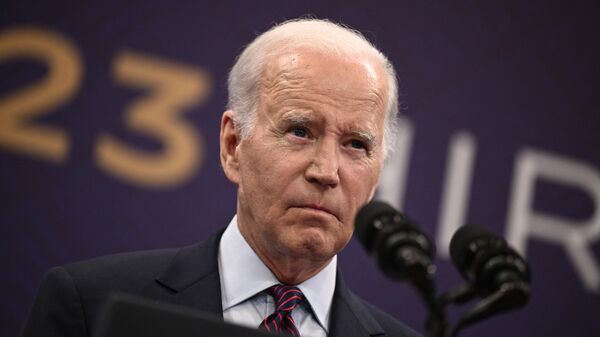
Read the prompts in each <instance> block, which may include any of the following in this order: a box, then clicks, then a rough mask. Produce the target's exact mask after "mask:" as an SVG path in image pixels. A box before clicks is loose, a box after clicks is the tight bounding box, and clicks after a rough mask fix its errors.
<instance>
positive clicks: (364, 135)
mask: <svg viewBox="0 0 600 337" xmlns="http://www.w3.org/2000/svg"><path fill="white" fill-rule="evenodd" d="M351 134H352V135H354V136H355V137H358V138H360V139H362V140H364V141H365V142H367V143H369V144H368V145H369V148H370V149H374V148H375V147H376V146H377V137H375V135H374V134H372V133H370V132H367V131H361V130H354V131H352V132H351Z"/></svg>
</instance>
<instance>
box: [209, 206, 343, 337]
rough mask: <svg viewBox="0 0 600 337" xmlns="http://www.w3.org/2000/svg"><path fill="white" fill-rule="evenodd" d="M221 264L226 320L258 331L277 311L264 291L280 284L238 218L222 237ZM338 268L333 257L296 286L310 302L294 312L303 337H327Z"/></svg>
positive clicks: (271, 298) (222, 295) (220, 248)
mask: <svg viewBox="0 0 600 337" xmlns="http://www.w3.org/2000/svg"><path fill="white" fill-rule="evenodd" d="M218 262H219V275H220V278H221V299H222V304H223V318H224V320H225V321H227V322H231V323H235V324H239V325H244V326H249V327H252V328H257V327H258V326H259V325H260V323H261V322H262V321H263V319H265V318H266V317H267V316H269V315H270V314H272V313H273V311H274V310H275V303H274V300H273V297H272V296H270V295H268V294H267V293H266V291H265V290H266V289H267V288H269V287H271V286H273V285H276V284H279V283H280V282H279V281H278V280H277V278H276V277H275V275H274V274H273V273H272V272H271V270H269V268H267V266H265V264H264V263H263V262H262V260H261V259H260V258H259V257H258V256H257V255H256V253H255V252H254V250H252V248H251V247H250V245H248V243H247V242H246V240H245V239H244V237H243V236H242V234H241V233H240V231H239V229H238V224H237V216H234V217H233V219H232V220H231V222H230V223H229V226H228V227H227V229H226V230H225V232H224V233H223V236H222V238H221V242H220V244H219V255H218ZM336 265H337V256H334V257H333V258H332V259H331V261H330V262H329V264H328V265H327V266H326V267H325V268H323V270H321V271H320V272H319V273H318V274H316V275H315V276H313V277H311V278H310V279H308V280H306V281H304V282H302V283H300V284H298V285H296V286H297V287H298V288H300V290H301V291H302V293H304V296H305V297H306V300H307V301H308V303H305V304H303V305H299V306H298V307H296V308H295V309H294V310H293V312H292V318H293V319H294V322H295V323H296V326H297V327H298V330H299V331H300V334H301V335H302V336H303V337H325V336H327V333H328V329H329V316H330V311H331V302H332V300H333V292H334V290H335V276H336Z"/></svg>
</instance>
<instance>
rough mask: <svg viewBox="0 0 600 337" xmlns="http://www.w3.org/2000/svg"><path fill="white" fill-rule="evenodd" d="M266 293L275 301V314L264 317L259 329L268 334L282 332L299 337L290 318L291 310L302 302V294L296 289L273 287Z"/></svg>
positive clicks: (284, 286) (283, 286)
mask: <svg viewBox="0 0 600 337" xmlns="http://www.w3.org/2000/svg"><path fill="white" fill-rule="evenodd" d="M267 293H268V294H269V295H271V296H273V299H274V300H275V312H273V313H272V314H271V315H269V316H268V317H266V318H265V319H264V320H263V322H262V323H261V324H260V327H259V328H261V329H265V330H267V331H269V332H283V333H287V334H290V335H292V336H294V337H300V333H299V331H298V328H297V327H296V323H295V322H294V319H293V318H292V310H294V308H296V306H298V304H300V303H302V301H304V294H302V291H300V289H298V288H297V287H293V286H286V285H281V284H280V285H274V286H272V287H270V288H269V289H267Z"/></svg>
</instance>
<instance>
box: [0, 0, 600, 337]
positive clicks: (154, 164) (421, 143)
mask: <svg viewBox="0 0 600 337" xmlns="http://www.w3.org/2000/svg"><path fill="white" fill-rule="evenodd" d="M307 14H308V15H314V16H316V17H319V18H329V19H331V20H333V21H338V22H343V23H345V24H347V25H350V26H352V27H354V28H356V29H357V30H360V31H361V32H362V33H363V34H364V35H365V36H366V37H367V38H368V39H370V40H371V41H372V42H373V43H374V44H375V45H376V46H378V48H380V49H381V50H382V51H383V52H384V53H385V54H387V55H388V56H389V58H390V59H391V61H392V62H393V63H394V65H395V67H396V69H397V72H398V77H399V79H400V91H401V96H400V100H401V106H402V115H403V117H402V130H401V137H400V139H399V144H398V149H397V150H396V152H395V153H394V154H393V155H392V158H390V160H389V161H388V162H387V163H386V165H387V166H386V168H385V170H384V174H383V177H382V182H381V187H380V189H379V191H378V194H379V197H380V198H383V199H385V200H388V201H389V202H391V203H392V204H394V205H395V206H397V207H399V208H400V209H402V210H403V211H404V212H406V213H408V214H409V215H410V216H411V217H412V218H414V219H416V220H417V221H418V222H419V223H420V225H421V226H422V228H423V229H424V230H425V231H426V232H427V233H428V234H429V235H430V236H431V238H432V239H433V240H435V241H436V242H437V244H438V248H437V255H436V261H435V262H436V264H437V266H438V272H437V282H438V287H439V288H440V291H444V290H448V289H450V288H453V287H454V286H456V285H457V284H459V283H461V282H462V278H461V277H460V275H459V273H458V272H457V270H456V269H455V268H454V267H453V266H452V264H451V262H450V261H449V258H448V253H447V246H448V242H449V239H450V237H451V235H452V233H453V232H454V231H455V230H456V229H457V228H458V227H459V226H460V225H462V224H465V223H474V224H480V225H483V226H486V227H488V228H489V229H490V230H492V231H494V232H495V233H497V234H499V235H502V236H506V238H507V239H508V240H509V242H510V243H511V244H512V245H513V246H514V247H516V248H517V249H518V250H519V251H520V252H521V253H523V254H524V255H525V256H526V258H527V259H528V261H529V262H530V264H531V268H532V271H533V283H532V284H533V285H532V291H533V295H532V298H531V301H530V303H529V305H528V306H527V307H526V308H524V309H522V310H519V311H515V312H512V313H509V314H506V315H502V316H498V317H495V318H492V319H490V320H488V321H485V322H482V323H480V324H477V325H476V326H474V327H472V328H469V329H467V330H465V331H464V333H463V334H461V336H491V337H494V336H497V337H500V336H506V335H511V336H598V334H599V332H600V320H598V312H600V243H599V242H600V210H599V208H600V153H599V146H600V111H599V108H598V96H599V95H598V90H599V89H600V62H599V61H598V60H599V59H600V50H599V47H598V41H599V38H600V34H599V31H600V23H599V20H598V18H599V17H600V16H599V14H600V12H599V11H598V5H595V3H594V2H589V3H586V2H580V1H544V2H542V1H539V2H537V1H531V2H530V1H527V2H524V1H523V2H522V1H502V2H500V1H494V2H477V1H465V2H447V3H440V2H422V1H418V2H417V1H376V2H371V3H367V2H366V1H302V2H293V3H292V2H286V1H245V2H242V1H227V0H221V1H214V2H213V1H162V0H148V1H114V0H105V1H26V0H19V1H15V0H8V1H3V2H2V5H0V191H1V200H0V253H1V254H0V267H1V268H2V277H0V298H2V301H1V304H0V334H1V335H2V336H14V335H16V334H17V333H18V330H19V328H20V326H21V325H22V323H23V321H24V319H25V317H26V315H27V310H28V308H29V306H30V305H31V302H32V301H33V299H34V296H35V292H36V288H37V285H38V283H39V281H40V280H41V278H42V275H43V274H44V273H45V271H47V270H48V269H49V268H50V267H52V266H55V265H61V264H65V263H69V262H73V261H77V260H82V259H87V258H91V257H94V256H98V255H105V254H110V253H116V252H122V251H132V250H142V249H152V248H159V247H175V246H182V245H187V244H191V243H194V242H196V241H199V240H202V239H203V238H205V237H207V236H208V235H209V234H210V233H212V232H214V231H216V230H218V229H219V228H222V227H224V226H225V225H227V223H228V222H229V221H230V219H231V217H232V216H233V214H234V211H235V186H233V185H232V184H231V183H229V182H228V181H227V180H226V178H225V176H224V174H223V173H222V172H221V169H220V166H219V159H218V151H219V142H218V132H219V121H220V117H221V114H222V112H223V110H224V107H225V104H226V98H227V93H226V76H227V72H228V70H229V69H230V67H231V65H232V64H233V61H234V58H235V57H236V55H237V54H238V53H239V52H241V50H242V48H243V46H244V45H246V44H247V43H249V42H250V41H251V40H252V39H253V38H254V37H255V36H256V35H257V34H258V33H260V32H263V31H265V30H266V29H268V28H269V27H270V26H271V25H272V24H274V23H276V22H281V21H284V20H286V19H291V18H296V17H298V16H301V15H307ZM339 261H340V266H341V268H342V271H343V274H344V276H345V278H346V280H347V283H349V285H350V287H351V288H352V289H353V290H355V292H356V293H358V294H359V295H360V296H361V297H363V298H367V299H369V300H371V301H372V302H373V303H375V304H376V305H378V306H379V307H381V308H382V309H384V310H385V311H387V312H389V313H390V314H391V315H393V316H395V317H397V318H399V319H400V320H402V321H404V322H406V323H407V324H409V325H410V326H412V327H414V328H415V329H416V330H418V331H421V332H424V329H423V323H424V318H425V314H426V310H425V307H424V305H423V304H422V303H421V302H420V300H419V298H418V297H417V296H416V294H415V292H414V291H413V290H412V289H411V288H410V287H409V286H408V285H406V284H400V283H394V282H392V281H388V280H387V279H386V278H385V277H384V276H383V275H382V274H381V273H380V272H379V270H378V269H377V267H376V265H375V262H374V261H372V260H371V259H370V258H369V257H368V256H367V254H366V253H365V252H364V250H363V248H362V247H361V246H360V244H359V243H358V241H357V240H355V239H354V240H353V241H352V242H351V244H350V245H349V247H348V248H347V249H346V250H345V251H344V252H343V253H342V254H341V256H340V260H339ZM473 304H474V303H469V304H467V305H465V306H462V307H454V308H453V309H452V310H451V315H450V316H451V319H452V320H456V319H457V318H458V316H459V315H460V314H461V313H462V312H463V311H464V310H466V309H467V308H468V307H469V306H470V305H473Z"/></svg>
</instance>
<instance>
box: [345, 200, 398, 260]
mask: <svg viewBox="0 0 600 337" xmlns="http://www.w3.org/2000/svg"><path fill="white" fill-rule="evenodd" d="M396 213H397V211H396V210H395V209H394V208H393V207H392V206H390V205H388V204H387V203H385V202H381V201H371V202H370V203H368V204H366V205H364V206H363V207H361V209H360V210H359V211H358V213H356V218H355V220H354V224H355V231H356V235H357V236H358V238H359V239H360V241H361V242H362V243H363V244H364V245H365V248H367V251H368V252H371V251H372V249H373V239H374V237H375V234H376V232H377V228H375V225H374V222H375V220H376V219H377V218H379V217H381V216H384V215H389V216H393V215H394V214H396Z"/></svg>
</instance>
